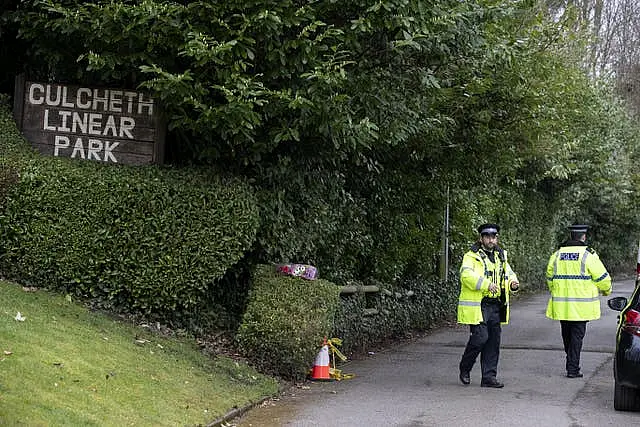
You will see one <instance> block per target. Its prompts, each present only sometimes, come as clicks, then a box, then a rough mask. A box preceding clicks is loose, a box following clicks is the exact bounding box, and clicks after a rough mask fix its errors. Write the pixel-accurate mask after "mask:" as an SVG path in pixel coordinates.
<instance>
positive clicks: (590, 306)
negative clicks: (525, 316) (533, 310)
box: [547, 242, 611, 320]
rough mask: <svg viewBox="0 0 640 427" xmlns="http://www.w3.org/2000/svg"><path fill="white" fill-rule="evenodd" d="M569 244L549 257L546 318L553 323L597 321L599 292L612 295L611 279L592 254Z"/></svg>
mask: <svg viewBox="0 0 640 427" xmlns="http://www.w3.org/2000/svg"><path fill="white" fill-rule="evenodd" d="M574 243H575V242H569V243H568V244H567V246H563V247H561V248H560V249H558V250H557V251H556V252H554V253H553V255H551V257H550V258H549V263H548V264H547V286H548V287H549V291H550V292H551V298H550V299H549V304H547V317H548V318H550V319H554V320H595V319H599V318H600V299H599V298H598V294H599V292H602V294H603V295H609V294H610V293H611V276H609V273H608V272H607V270H606V268H605V267H604V265H603V264H602V261H600V258H599V257H598V255H597V254H596V253H595V251H594V250H593V249H591V248H589V247H587V246H586V245H578V244H577V243H575V244H574Z"/></svg>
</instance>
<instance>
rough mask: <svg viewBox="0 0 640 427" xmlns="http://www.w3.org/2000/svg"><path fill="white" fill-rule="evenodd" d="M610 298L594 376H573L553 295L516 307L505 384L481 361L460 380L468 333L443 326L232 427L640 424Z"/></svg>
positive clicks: (625, 291) (592, 363) (623, 287)
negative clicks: (618, 386) (616, 391)
mask: <svg viewBox="0 0 640 427" xmlns="http://www.w3.org/2000/svg"><path fill="white" fill-rule="evenodd" d="M633 286H634V282H633V281H632V280H623V281H619V282H618V281H614V287H613V293H612V295H611V296H619V295H620V296H629V295H630V293H631V291H632V289H633ZM611 296H609V297H601V308H602V317H601V318H600V319H599V320H596V321H592V322H589V323H588V324H587V333H586V337H585V340H584V345H583V351H582V358H581V365H582V372H583V373H584V378H576V379H569V378H566V377H565V354H564V351H563V348H562V339H561V336H560V324H559V322H557V321H552V320H550V319H547V318H546V317H545V309H546V305H547V300H548V295H547V294H540V295H526V296H521V297H519V298H516V299H515V300H514V301H512V306H511V321H510V323H509V325H507V326H503V329H502V345H501V353H500V364H499V366H498V379H499V380H501V381H502V382H504V383H505V387H504V388H502V389H489V388H481V387H480V361H479V360H478V361H477V362H476V365H475V366H474V368H473V371H472V372H471V381H472V382H471V385H468V386H464V385H462V384H461V383H460V381H459V380H458V363H459V361H460V357H461V355H462V352H463V350H464V346H465V344H466V342H467V338H468V335H469V329H468V326H463V325H454V326H451V327H446V328H441V329H438V330H437V331H434V332H433V333H432V334H430V335H428V336H426V337H423V338H420V339H418V340H416V341H413V342H410V343H407V344H403V345H401V346H398V347H395V348H391V349H388V350H385V351H383V352H380V353H375V354H372V355H370V356H369V357H368V358H366V359H363V360H353V361H349V362H347V363H345V364H343V365H341V366H340V368H342V370H343V372H345V373H353V374H355V378H353V379H348V380H343V381H335V382H312V383H307V384H305V385H304V386H303V387H299V388H297V389H294V390H292V391H291V392H288V393H286V394H284V395H283V396H282V397H281V398H280V399H279V400H270V401H267V402H265V403H263V404H262V405H260V406H258V407H256V408H254V409H252V410H250V411H248V412H247V413H245V414H244V415H243V416H242V417H241V418H238V419H236V420H233V421H231V422H229V424H228V425H233V426H237V427H279V426H304V427H307V426H309V427H310V426H350V427H351V426H367V427H375V426H399V427H419V426H476V425H482V426H500V427H502V426H505V427H506V426H509V427H511V426H525V427H526V426H532V427H533V426H535V427H539V426H550V427H564V426H566V427H591V426H593V427H602V426H628V425H640V412H638V413H633V412H619V411H615V410H614V409H613V351H614V348H615V329H616V323H617V315H618V312H615V311H613V310H611V309H609V308H608V307H607V305H606V300H607V299H608V298H610V297H611Z"/></svg>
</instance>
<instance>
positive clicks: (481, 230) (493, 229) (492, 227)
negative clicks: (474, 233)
mask: <svg viewBox="0 0 640 427" xmlns="http://www.w3.org/2000/svg"><path fill="white" fill-rule="evenodd" d="M499 232H500V226H499V225H498V224H491V223H489V224H482V225H481V226H480V227H478V234H480V235H483V234H498V233H499Z"/></svg>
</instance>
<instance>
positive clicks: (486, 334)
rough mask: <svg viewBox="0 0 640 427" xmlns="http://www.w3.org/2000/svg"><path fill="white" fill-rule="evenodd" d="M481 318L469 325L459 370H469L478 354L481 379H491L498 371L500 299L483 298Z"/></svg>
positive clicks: (500, 331)
mask: <svg viewBox="0 0 640 427" xmlns="http://www.w3.org/2000/svg"><path fill="white" fill-rule="evenodd" d="M481 308H482V319H483V321H482V322H480V324H478V325H471V326H470V329H471V336H470V337H469V341H468V342H467V347H466V348H465V349H464V354H463V355H462V360H461V361H460V371H461V372H470V371H471V368H473V364H474V363H475V362H476V359H477V357H478V354H481V356H480V367H481V369H482V381H483V382H486V381H492V380H493V379H494V378H495V377H496V374H497V372H498V358H499V357H500V334H501V333H502V329H501V327H500V301H499V300H497V299H495V298H483V299H482V303H481Z"/></svg>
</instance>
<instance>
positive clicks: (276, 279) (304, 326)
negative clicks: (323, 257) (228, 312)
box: [236, 265, 340, 379]
mask: <svg viewBox="0 0 640 427" xmlns="http://www.w3.org/2000/svg"><path fill="white" fill-rule="evenodd" d="M339 292H340V288H339V287H338V286H336V285H335V284H334V283H332V282H329V281H327V280H323V279H317V280H313V281H308V280H305V279H301V278H297V277H290V276H283V275H281V274H278V273H276V271H275V268H274V267H272V266H268V265H259V266H258V267H257V268H256V270H255V272H254V275H253V277H252V286H251V291H250V293H249V302H248V305H247V309H246V311H245V313H244V317H243V319H242V324H241V325H240V328H239V329H238V333H237V335H236V338H237V340H238V344H239V347H240V349H241V351H242V352H243V353H244V354H245V355H247V356H248V357H250V358H251V360H252V361H253V362H254V363H256V364H257V365H258V367H259V368H260V369H261V370H263V371H265V372H269V373H273V374H276V375H279V376H282V377H285V378H290V379H301V378H304V377H305V375H306V373H307V370H308V369H309V367H310V366H311V364H312V362H313V361H314V359H315V356H316V354H317V352H318V349H319V347H320V344H321V343H322V340H323V338H324V337H328V336H329V334H330V333H331V331H332V329H333V318H334V314H335V313H336V311H337V309H338V306H339V304H340V297H339Z"/></svg>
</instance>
